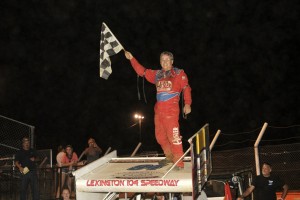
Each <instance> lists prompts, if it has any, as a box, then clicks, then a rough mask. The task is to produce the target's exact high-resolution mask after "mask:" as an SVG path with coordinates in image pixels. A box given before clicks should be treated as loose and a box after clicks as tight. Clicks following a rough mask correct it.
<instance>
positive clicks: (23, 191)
mask: <svg viewBox="0 0 300 200" xmlns="http://www.w3.org/2000/svg"><path fill="white" fill-rule="evenodd" d="M21 176H22V180H21V193H20V200H26V199H27V198H26V197H27V189H28V184H29V174H22V175H21Z"/></svg>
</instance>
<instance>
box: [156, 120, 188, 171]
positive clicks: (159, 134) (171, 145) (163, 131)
mask: <svg viewBox="0 0 300 200" xmlns="http://www.w3.org/2000/svg"><path fill="white" fill-rule="evenodd" d="M154 122H155V137H156V139H157V142H158V143H159V144H160V145H161V147H162V149H163V151H164V154H165V155H166V157H167V159H170V160H172V161H173V163H175V162H176V161H177V160H178V159H179V158H180V157H181V156H182V155H183V148H182V141H181V136H180V132H179V122H178V115H167V116H164V115H159V114H155V118H154ZM177 166H178V167H182V168H183V167H184V164H183V161H180V162H179V163H178V164H177Z"/></svg>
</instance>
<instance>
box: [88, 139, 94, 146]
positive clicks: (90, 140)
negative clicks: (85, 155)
mask: <svg viewBox="0 0 300 200" xmlns="http://www.w3.org/2000/svg"><path fill="white" fill-rule="evenodd" d="M88 144H89V146H90V147H94V144H95V141H94V140H93V139H89V141H88Z"/></svg>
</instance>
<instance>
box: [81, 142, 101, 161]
mask: <svg viewBox="0 0 300 200" xmlns="http://www.w3.org/2000/svg"><path fill="white" fill-rule="evenodd" d="M88 145H89V147H87V148H86V149H85V150H84V152H83V153H84V154H85V155H86V159H87V160H86V164H89V163H91V162H93V161H95V160H97V159H98V158H99V157H100V154H101V153H102V149H101V148H100V147H99V146H98V145H97V143H96V141H95V139H94V138H89V139H88Z"/></svg>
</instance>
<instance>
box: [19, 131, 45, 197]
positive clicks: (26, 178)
mask: <svg viewBox="0 0 300 200" xmlns="http://www.w3.org/2000/svg"><path fill="white" fill-rule="evenodd" d="M36 158H37V152H36V150H35V149H32V148H30V141H29V138H28V137H24V138H23V139H22V149H20V150H18V151H17V153H16V156H15V164H16V167H17V168H18V169H19V171H20V172H21V191H20V200H26V199H27V189H28V186H29V185H30V187H31V193H32V199H33V200H39V189H38V177H37V167H36V163H35V160H36Z"/></svg>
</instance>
